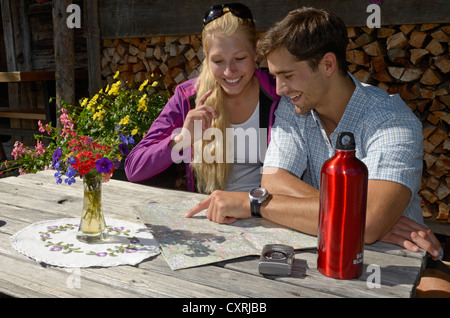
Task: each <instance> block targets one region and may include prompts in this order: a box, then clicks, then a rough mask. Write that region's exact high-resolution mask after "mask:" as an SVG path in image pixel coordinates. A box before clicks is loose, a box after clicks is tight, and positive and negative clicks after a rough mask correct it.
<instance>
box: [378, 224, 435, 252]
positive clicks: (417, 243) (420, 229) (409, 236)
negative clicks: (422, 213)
mask: <svg viewBox="0 0 450 318" xmlns="http://www.w3.org/2000/svg"><path fill="white" fill-rule="evenodd" d="M380 241H382V242H386V243H392V244H395V245H399V246H401V247H404V248H406V249H407V250H410V251H413V252H419V250H420V248H422V249H424V250H425V251H426V252H428V253H429V254H430V255H431V258H432V259H434V260H436V259H437V258H438V257H439V254H440V250H441V245H440V243H439V240H438V239H437V238H436V236H434V234H433V232H432V231H431V230H430V229H428V228H426V227H424V226H423V225H421V224H419V223H417V222H415V221H413V220H411V219H410V218H407V217H404V216H401V217H400V218H399V219H398V221H397V222H396V223H395V224H394V225H393V226H392V228H391V229H390V230H389V231H388V232H387V234H386V235H384V236H383V238H382V239H381V240H380Z"/></svg>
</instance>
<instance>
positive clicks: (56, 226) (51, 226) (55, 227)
mask: <svg viewBox="0 0 450 318" xmlns="http://www.w3.org/2000/svg"><path fill="white" fill-rule="evenodd" d="M57 228H58V225H50V226H47V229H49V230H56V229H57Z"/></svg>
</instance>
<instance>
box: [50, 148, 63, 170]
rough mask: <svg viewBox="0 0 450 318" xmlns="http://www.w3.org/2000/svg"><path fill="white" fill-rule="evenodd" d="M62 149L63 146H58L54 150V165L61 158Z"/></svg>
mask: <svg viewBox="0 0 450 318" xmlns="http://www.w3.org/2000/svg"><path fill="white" fill-rule="evenodd" d="M61 155H62V150H61V148H56V150H55V151H54V152H53V158H52V164H53V166H55V165H56V162H57V161H58V160H59V158H61Z"/></svg>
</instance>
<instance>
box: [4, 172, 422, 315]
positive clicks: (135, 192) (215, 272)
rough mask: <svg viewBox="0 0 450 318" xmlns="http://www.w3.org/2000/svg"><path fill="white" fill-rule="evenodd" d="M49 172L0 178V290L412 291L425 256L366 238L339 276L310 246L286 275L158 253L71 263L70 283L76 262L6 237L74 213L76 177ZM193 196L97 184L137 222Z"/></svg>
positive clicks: (220, 294) (113, 213)
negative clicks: (27, 249)
mask: <svg viewBox="0 0 450 318" xmlns="http://www.w3.org/2000/svg"><path fill="white" fill-rule="evenodd" d="M53 173H54V171H43V172H39V173H37V174H29V175H23V176H20V177H7V178H0V293H3V294H6V295H10V296H14V297H205V298H211V297H214V298H235V297H237V298H240V297H251V298H260V297H266V298H278V297H286V298H290V297H411V296H414V293H415V287H416V285H417V283H418V281H419V279H420V275H421V272H422V269H423V268H424V265H425V262H426V256H425V253H424V252H423V251H422V252H420V253H412V252H409V251H406V250H404V249H402V248H399V247H396V246H393V245H390V244H385V243H380V242H378V243H376V244H373V245H371V246H366V249H365V253H364V273H363V275H362V277H361V278H359V279H357V280H345V281H341V280H336V279H332V278H328V277H325V276H323V275H322V274H320V273H319V272H318V271H317V269H316V261H317V254H316V251H315V249H312V250H305V251H296V256H295V262H294V268H293V273H292V276H290V277H277V278H267V277H263V276H261V275H260V274H259V273H258V268H257V264H258V259H259V258H258V257H257V256H254V257H253V256H251V257H250V256H249V257H244V258H240V259H237V260H232V261H223V262H220V263H216V264H213V265H207V266H200V267H194V268H188V269H182V270H177V271H172V270H171V269H170V268H169V266H168V264H167V263H166V261H165V259H164V257H163V256H162V255H161V254H160V255H158V256H155V257H153V258H151V259H147V260H144V261H143V262H141V263H140V264H138V265H137V266H128V265H123V266H116V267H109V268H81V269H76V270H78V275H79V277H80V282H79V286H78V287H73V286H69V285H70V284H68V279H69V277H70V275H73V273H74V272H73V271H74V270H75V269H74V270H73V271H72V270H71V269H67V268H59V267H53V266H48V265H45V264H39V263H37V262H35V261H34V260H32V259H30V258H28V257H26V256H24V255H22V254H20V253H19V252H17V251H16V250H14V249H13V248H12V247H11V245H10V237H11V235H12V234H14V233H16V232H18V231H19V230H21V229H23V228H25V227H27V226H28V225H30V224H32V223H35V222H38V221H42V220H50V219H59V218H64V217H79V216H80V215H81V205H82V182H81V180H77V182H76V183H75V184H73V185H71V186H68V185H65V184H63V185H56V184H55V178H54V177H53ZM193 196H195V197H202V195H199V194H192V193H187V192H181V191H170V190H164V189H159V188H153V187H148V186H143V185H138V184H133V183H130V182H125V181H118V180H110V182H108V183H106V184H104V185H103V206H104V211H105V214H106V216H109V217H113V218H118V219H124V220H129V221H134V222H137V223H139V222H140V221H139V220H138V219H137V218H136V216H135V212H134V210H133V208H132V206H136V205H140V204H145V203H150V202H166V203H169V202H174V201H175V200H183V199H186V198H192V197H193ZM371 264H374V265H375V266H374V265H371ZM377 267H378V273H379V274H380V275H379V278H380V281H379V284H380V285H379V288H370V287H369V286H368V282H369V283H372V284H376V283H377V281H376V279H375V275H376V274H377ZM367 270H369V271H367ZM369 285H370V284H369ZM71 287H72V288H71ZM371 287H374V286H373V285H372V286H371ZM180 310H181V309H180ZM223 310H224V311H225V307H224V308H223Z"/></svg>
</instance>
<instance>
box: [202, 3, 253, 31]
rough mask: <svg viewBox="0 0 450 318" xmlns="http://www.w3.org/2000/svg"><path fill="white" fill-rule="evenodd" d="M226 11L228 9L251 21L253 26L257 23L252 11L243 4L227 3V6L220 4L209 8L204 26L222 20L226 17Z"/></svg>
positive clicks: (204, 19)
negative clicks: (218, 19) (221, 18)
mask: <svg viewBox="0 0 450 318" xmlns="http://www.w3.org/2000/svg"><path fill="white" fill-rule="evenodd" d="M224 9H228V10H229V11H230V12H231V13H232V14H234V15H235V16H237V17H238V18H241V19H244V20H246V19H250V20H251V22H252V24H253V25H254V24H255V21H253V15H252V12H251V11H250V9H249V8H248V7H247V6H246V5H244V4H242V3H225V4H218V5H214V6H212V7H211V8H209V10H208V11H206V12H205V17H204V18H203V26H205V25H207V24H208V23H209V22H211V21H213V20H215V19H217V18H220V17H221V16H223V15H224V13H227V12H228V11H227V12H223V10H224Z"/></svg>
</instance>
